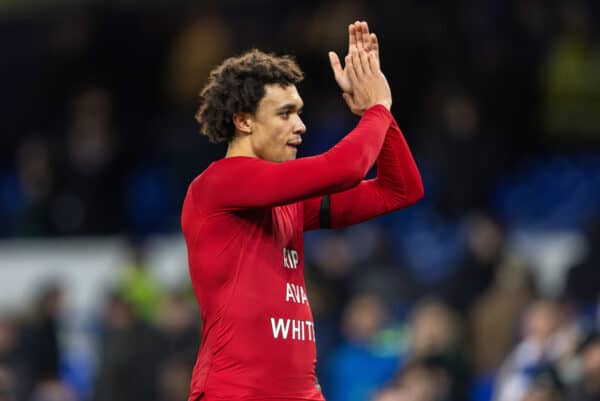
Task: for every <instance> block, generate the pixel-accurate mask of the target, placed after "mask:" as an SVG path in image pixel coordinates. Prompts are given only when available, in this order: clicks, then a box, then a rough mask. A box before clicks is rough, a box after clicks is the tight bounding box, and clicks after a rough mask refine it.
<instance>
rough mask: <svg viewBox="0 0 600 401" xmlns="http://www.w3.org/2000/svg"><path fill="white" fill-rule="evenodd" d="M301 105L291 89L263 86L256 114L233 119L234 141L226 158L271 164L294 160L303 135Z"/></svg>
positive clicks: (247, 114)
mask: <svg viewBox="0 0 600 401" xmlns="http://www.w3.org/2000/svg"><path fill="white" fill-rule="evenodd" d="M303 105H304V103H303V102H302V98H301V97H300V95H299V94H298V90H297V89H296V86H295V85H288V86H281V85H278V84H275V85H265V95H264V96H263V98H262V99H261V100H260V102H259V103H258V107H257V109H256V113H255V114H250V113H237V114H236V115H235V116H234V117H233V120H234V124H235V126H236V137H235V138H234V140H233V141H232V142H231V143H230V145H229V149H228V151H227V155H226V157H232V156H250V157H258V158H260V159H263V160H269V161H273V162H284V161H287V160H293V159H295V158H296V153H297V152H298V149H297V147H298V146H299V145H300V144H301V143H302V135H303V134H304V133H305V132H306V126H305V125H304V123H303V122H302V119H301V118H300V113H301V111H302V106H303Z"/></svg>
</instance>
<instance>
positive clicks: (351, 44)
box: [348, 24, 357, 54]
mask: <svg viewBox="0 0 600 401" xmlns="http://www.w3.org/2000/svg"><path fill="white" fill-rule="evenodd" d="M356 41H357V37H356V25H355V24H350V25H348V54H350V53H351V52H352V51H353V50H356Z"/></svg>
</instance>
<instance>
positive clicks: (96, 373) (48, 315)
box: [0, 0, 600, 401]
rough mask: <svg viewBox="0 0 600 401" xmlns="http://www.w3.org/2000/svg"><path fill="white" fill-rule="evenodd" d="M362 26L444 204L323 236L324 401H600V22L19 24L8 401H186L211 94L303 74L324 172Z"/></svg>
mask: <svg viewBox="0 0 600 401" xmlns="http://www.w3.org/2000/svg"><path fill="white" fill-rule="evenodd" d="M357 19H361V20H367V21H368V22H369V24H370V27H371V29H372V31H374V32H377V34H378V36H379V38H380V44H381V57H382V66H383V70H384V72H385V73H386V75H387V77H388V80H389V81H390V84H391V86H392V93H393V95H394V106H393V112H394V114H395V116H396V119H397V120H398V122H399V124H400V126H401V127H402V129H403V131H404V134H405V136H406V137H407V140H408V142H409V144H410V145H411V148H412V149H413V152H414V154H415V157H416V159H417V162H418V165H419V167H420V170H421V173H422V175H423V179H424V183H425V191H426V197H425V199H424V200H422V201H421V202H420V203H419V204H417V205H416V206H413V207H411V208H410V209H407V210H403V211H399V212H396V213H393V214H391V215H389V216H385V217H383V218H380V219H377V220H375V221H372V222H369V223H366V224H362V225H360V226H356V227H353V228H351V229H346V230H340V231H322V232H315V233H310V234H308V235H306V257H305V258H306V275H307V287H308V291H309V293H310V299H311V305H312V308H313V312H314V315H315V321H316V332H317V337H318V341H317V347H318V354H319V363H318V374H319V377H320V382H321V385H322V387H323V392H324V394H325V395H326V397H327V400H328V401H342V400H344V401H404V400H411V401H462V400H474V401H488V400H498V401H531V400H538V401H539V400H568V401H587V400H600V335H599V334H598V329H599V328H600V313H599V308H598V304H599V301H600V32H599V27H600V2H598V1H594V0H588V1H585V0H581V1H559V0H554V1H552V0H547V1H546V0H505V1H498V0H461V1H452V2H448V1H441V0H426V1H425V0H418V1H417V0H412V1H408V0H402V1H396V2H393V4H392V3H391V2H387V1H383V0H370V1H345V2H338V1H316V0H305V1H300V2H293V3H289V2H283V1H281V2H270V1H267V0H253V1H249V0H248V1H242V0H221V1H219V2H217V1H205V0H203V1H183V0H171V1H167V0H153V1H144V2H142V1H134V0H113V1H109V0H105V1H94V0H48V1H40V0H3V1H2V2H0V51H1V55H0V87H1V88H2V91H0V121H1V123H0V127H1V134H0V401H30V400H31V401H87V400H91V401H105V400H107V401H108V400H111V401H130V400H132V401H133V400H142V399H143V400H148V401H151V400H156V401H176V400H185V399H186V398H187V391H188V387H189V378H190V374H191V369H192V366H193V363H194V360H195V358H196V352H197V348H198V345H199V344H198V341H199V330H200V327H201V322H200V320H199V314H198V309H197V306H196V304H195V301H194V298H193V294H192V292H191V289H190V284H189V279H188V273H187V259H186V253H185V246H184V244H183V240H182V236H181V232H180V225H179V217H180V215H179V213H180V209H181V204H182V200H183V197H184V195H185V191H186V189H187V185H188V184H189V182H190V181H191V179H192V178H193V177H195V176H196V175H197V174H199V173H200V172H201V171H202V170H203V169H204V168H206V166H207V165H208V164H209V163H210V162H211V161H213V160H216V159H219V158H221V157H222V156H223V154H224V150H225V148H224V146H215V145H212V144H209V143H208V141H207V140H206V139H205V138H203V137H201V136H200V135H199V134H198V128H197V126H196V124H195V121H194V118H193V117H194V112H195V108H196V106H197V94H198V93H199V91H200V89H201V87H202V85H203V83H204V82H205V79H206V77H207V74H208V72H209V71H210V69H211V68H213V67H214V66H215V65H217V64H218V63H219V62H221V61H222V60H223V59H224V58H225V57H228V56H231V55H234V54H239V53H241V52H243V51H244V50H247V49H250V48H252V47H258V48H260V49H262V50H268V51H274V52H277V53H279V54H283V53H290V54H293V55H295V56H296V58H297V61H298V63H299V64H300V66H301V67H302V68H303V69H304V71H305V72H306V80H305V82H304V83H302V84H301V85H300V87H299V90H300V93H301V95H302V96H303V98H304V101H305V104H306V107H305V113H304V115H303V118H304V120H305V123H306V124H307V127H308V131H307V135H306V137H305V142H304V144H303V148H302V150H301V152H302V154H303V155H312V154H317V153H320V152H322V151H324V150H326V149H328V148H329V147H330V146H331V145H333V144H334V143H336V142H337V141H338V140H339V139H340V138H341V137H343V135H344V134H345V133H346V132H348V130H349V129H351V128H352V127H353V125H354V124H355V123H356V122H357V118H356V117H354V116H352V115H351V114H350V113H349V111H348V110H346V107H345V105H344V103H343V100H342V98H341V96H340V93H339V90H338V88H337V86H336V84H335V81H334V80H333V76H332V73H331V70H330V67H329V64H328V59H327V51H328V50H335V51H336V52H337V53H338V54H340V55H344V54H345V52H346V48H347V24H349V23H350V22H353V21H354V20H357Z"/></svg>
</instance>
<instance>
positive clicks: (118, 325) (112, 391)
mask: <svg viewBox="0 0 600 401" xmlns="http://www.w3.org/2000/svg"><path fill="white" fill-rule="evenodd" d="M155 340H156V338H155V335H154V333H153V331H152V329H151V328H149V327H147V326H146V325H144V324H143V323H142V322H141V321H140V320H138V319H137V318H136V316H135V313H134V311H133V307H132V306H131V304H130V303H128V302H127V301H126V300H125V299H124V298H122V297H121V296H119V295H117V294H112V295H111V296H110V298H109V299H108V301H107V304H106V306H105V310H104V319H103V332H102V338H101V343H100V350H99V355H100V362H99V367H98V374H97V378H96V384H95V388H94V395H93V397H92V399H93V401H114V400H119V401H137V400H145V399H153V398H154V397H155V396H156V392H157V390H156V386H157V372H156V369H157V368H156V364H157V356H156V352H157V350H156V348H155Z"/></svg>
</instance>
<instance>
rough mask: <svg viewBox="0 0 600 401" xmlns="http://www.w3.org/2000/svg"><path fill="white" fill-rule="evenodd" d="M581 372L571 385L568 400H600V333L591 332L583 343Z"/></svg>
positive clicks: (580, 352) (580, 353)
mask: <svg viewBox="0 0 600 401" xmlns="http://www.w3.org/2000/svg"><path fill="white" fill-rule="evenodd" d="M579 355H580V358H581V368H582V369H581V374H580V377H579V379H578V380H576V382H575V383H574V384H573V385H572V386H570V388H569V389H568V392H567V397H566V400H567V401H598V400H600V333H598V332H594V333H591V334H589V335H588V336H587V337H586V338H585V339H584V341H583V342H582V344H581V347H580V350H579Z"/></svg>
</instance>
